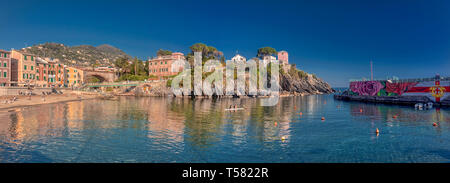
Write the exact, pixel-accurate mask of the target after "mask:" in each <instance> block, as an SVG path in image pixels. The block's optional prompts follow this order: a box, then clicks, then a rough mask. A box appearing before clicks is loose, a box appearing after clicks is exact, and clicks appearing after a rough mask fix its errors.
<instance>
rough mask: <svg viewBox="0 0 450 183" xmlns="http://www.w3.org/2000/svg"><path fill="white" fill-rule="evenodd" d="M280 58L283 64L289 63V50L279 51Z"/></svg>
mask: <svg viewBox="0 0 450 183" xmlns="http://www.w3.org/2000/svg"><path fill="white" fill-rule="evenodd" d="M278 60H279V61H280V63H281V64H285V65H287V64H289V54H288V52H287V51H279V52H278Z"/></svg>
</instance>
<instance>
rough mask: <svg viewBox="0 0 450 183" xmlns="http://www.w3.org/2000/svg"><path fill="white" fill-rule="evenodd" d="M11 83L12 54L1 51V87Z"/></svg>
mask: <svg viewBox="0 0 450 183" xmlns="http://www.w3.org/2000/svg"><path fill="white" fill-rule="evenodd" d="M10 83H11V52H9V51H5V50H0V86H9V85H10Z"/></svg>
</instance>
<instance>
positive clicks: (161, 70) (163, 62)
mask: <svg viewBox="0 0 450 183" xmlns="http://www.w3.org/2000/svg"><path fill="white" fill-rule="evenodd" d="M177 60H181V61H185V60H186V59H185V57H184V54H183V53H179V52H175V53H172V54H171V55H165V56H158V57H156V58H154V59H151V60H148V62H149V63H148V70H149V75H150V76H157V77H158V78H159V79H162V78H164V77H167V76H173V75H176V74H178V73H179V72H181V71H183V69H184V62H175V61H177Z"/></svg>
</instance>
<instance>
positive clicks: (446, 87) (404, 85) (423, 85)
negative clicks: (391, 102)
mask: <svg viewBox="0 0 450 183" xmlns="http://www.w3.org/2000/svg"><path fill="white" fill-rule="evenodd" d="M349 94H350V95H361V96H426V97H428V98H430V99H431V100H432V101H435V102H440V101H441V100H445V99H450V97H449V96H450V81H449V80H446V81H440V80H436V81H423V82H390V81H354V82H350V89H349Z"/></svg>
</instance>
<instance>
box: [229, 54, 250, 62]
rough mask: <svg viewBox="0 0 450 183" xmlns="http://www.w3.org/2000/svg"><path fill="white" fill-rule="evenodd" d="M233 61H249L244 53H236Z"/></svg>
mask: <svg viewBox="0 0 450 183" xmlns="http://www.w3.org/2000/svg"><path fill="white" fill-rule="evenodd" d="M231 60H232V61H244V62H245V61H247V59H246V58H245V57H243V56H242V55H239V54H236V55H235V56H234V57H233V58H231Z"/></svg>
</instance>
